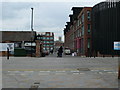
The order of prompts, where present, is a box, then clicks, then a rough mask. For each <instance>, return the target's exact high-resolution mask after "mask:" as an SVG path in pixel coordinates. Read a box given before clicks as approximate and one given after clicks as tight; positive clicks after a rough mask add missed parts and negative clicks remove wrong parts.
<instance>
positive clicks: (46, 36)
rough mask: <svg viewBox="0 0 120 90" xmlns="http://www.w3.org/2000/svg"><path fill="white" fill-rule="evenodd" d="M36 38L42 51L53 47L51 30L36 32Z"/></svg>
mask: <svg viewBox="0 0 120 90" xmlns="http://www.w3.org/2000/svg"><path fill="white" fill-rule="evenodd" d="M37 39H38V40H40V41H41V42H42V47H43V51H48V52H49V51H50V50H53V49H54V33H53V32H43V33H40V32H39V33H38V35H37Z"/></svg>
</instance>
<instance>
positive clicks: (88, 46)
mask: <svg viewBox="0 0 120 90" xmlns="http://www.w3.org/2000/svg"><path fill="white" fill-rule="evenodd" d="M87 48H90V38H88V45H87Z"/></svg>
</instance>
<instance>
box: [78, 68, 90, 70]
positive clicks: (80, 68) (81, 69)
mask: <svg viewBox="0 0 120 90" xmlns="http://www.w3.org/2000/svg"><path fill="white" fill-rule="evenodd" d="M77 70H79V71H90V69H89V68H77Z"/></svg>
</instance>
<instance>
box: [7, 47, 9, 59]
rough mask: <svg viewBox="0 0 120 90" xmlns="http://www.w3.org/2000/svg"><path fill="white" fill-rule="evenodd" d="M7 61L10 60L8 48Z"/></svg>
mask: <svg viewBox="0 0 120 90" xmlns="http://www.w3.org/2000/svg"><path fill="white" fill-rule="evenodd" d="M7 59H8V60H9V48H7Z"/></svg>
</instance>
